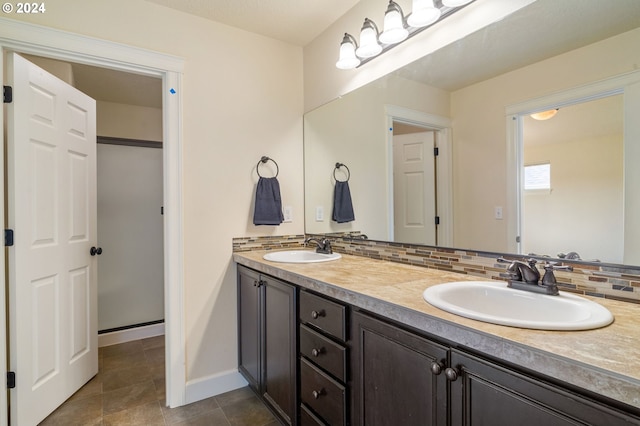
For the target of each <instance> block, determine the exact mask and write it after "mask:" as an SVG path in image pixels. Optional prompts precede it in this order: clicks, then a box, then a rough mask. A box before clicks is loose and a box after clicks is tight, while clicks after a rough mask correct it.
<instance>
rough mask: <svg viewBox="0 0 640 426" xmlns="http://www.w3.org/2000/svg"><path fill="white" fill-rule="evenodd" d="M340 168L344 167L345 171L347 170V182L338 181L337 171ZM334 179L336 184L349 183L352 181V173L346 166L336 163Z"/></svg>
mask: <svg viewBox="0 0 640 426" xmlns="http://www.w3.org/2000/svg"><path fill="white" fill-rule="evenodd" d="M340 167H344V168H345V169H347V180H338V178H337V177H336V170H338V169H339V168H340ZM333 178H334V179H335V180H336V182H349V179H351V171H350V170H349V168H348V167H347V165H346V164H342V163H336V168H335V169H333Z"/></svg>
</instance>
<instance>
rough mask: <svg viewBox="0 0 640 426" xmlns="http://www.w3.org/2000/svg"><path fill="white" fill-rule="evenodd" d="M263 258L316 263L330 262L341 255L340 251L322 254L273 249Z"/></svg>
mask: <svg viewBox="0 0 640 426" xmlns="http://www.w3.org/2000/svg"><path fill="white" fill-rule="evenodd" d="M262 257H263V258H264V260H270V261H272V262H282V263H318V262H330V261H332V260H338V259H340V258H341V257H342V255H341V254H340V253H332V254H324V253H316V252H315V251H310V250H287V251H274V252H271V253H267V254H265V255H264V256H262Z"/></svg>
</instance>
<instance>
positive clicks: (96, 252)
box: [89, 247, 102, 256]
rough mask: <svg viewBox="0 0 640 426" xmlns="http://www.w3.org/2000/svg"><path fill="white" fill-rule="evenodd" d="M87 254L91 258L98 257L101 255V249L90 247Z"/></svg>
mask: <svg viewBox="0 0 640 426" xmlns="http://www.w3.org/2000/svg"><path fill="white" fill-rule="evenodd" d="M89 254H90V255H91V256H95V255H96V254H97V255H98V256H100V255H101V254H102V247H91V250H89Z"/></svg>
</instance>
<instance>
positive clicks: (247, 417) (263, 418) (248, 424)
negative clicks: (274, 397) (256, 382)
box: [222, 396, 275, 426]
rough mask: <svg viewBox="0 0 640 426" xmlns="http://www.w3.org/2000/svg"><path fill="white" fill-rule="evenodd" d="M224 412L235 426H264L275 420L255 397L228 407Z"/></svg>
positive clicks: (223, 409)
mask: <svg viewBox="0 0 640 426" xmlns="http://www.w3.org/2000/svg"><path fill="white" fill-rule="evenodd" d="M222 411H224V414H225V415H226V416H227V419H229V423H231V424H232V425H233V426H263V425H266V424H269V423H271V422H273V421H274V420H275V418H274V417H273V414H271V411H269V409H268V408H267V407H265V405H264V404H263V403H262V402H261V401H260V400H259V399H258V398H257V397H255V396H254V397H252V398H248V399H245V400H243V401H239V402H236V403H233V404H230V405H226V406H224V407H222Z"/></svg>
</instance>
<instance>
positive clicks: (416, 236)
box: [393, 132, 436, 245]
mask: <svg viewBox="0 0 640 426" xmlns="http://www.w3.org/2000/svg"><path fill="white" fill-rule="evenodd" d="M434 146H435V134H434V132H420V133H411V134H407V135H395V136H394V137H393V203H394V238H393V239H394V241H399V242H403V243H415V244H427V245H435V244H436V225H435V216H436V201H435V200H436V189H435V188H436V185H435V161H434V155H433V148H434Z"/></svg>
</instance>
